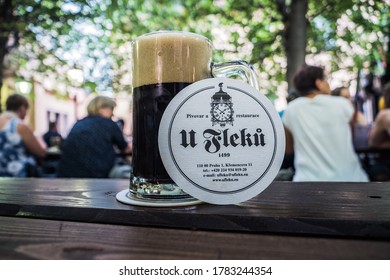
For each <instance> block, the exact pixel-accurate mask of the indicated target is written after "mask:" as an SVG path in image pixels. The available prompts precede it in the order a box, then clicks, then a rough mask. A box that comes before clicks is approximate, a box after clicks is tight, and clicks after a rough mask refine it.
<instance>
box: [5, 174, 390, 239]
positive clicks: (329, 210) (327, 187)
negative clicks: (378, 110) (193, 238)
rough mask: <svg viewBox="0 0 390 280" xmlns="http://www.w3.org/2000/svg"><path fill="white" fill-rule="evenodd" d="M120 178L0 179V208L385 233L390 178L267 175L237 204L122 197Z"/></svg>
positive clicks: (204, 225) (86, 217) (124, 183)
mask: <svg viewBox="0 0 390 280" xmlns="http://www.w3.org/2000/svg"><path fill="white" fill-rule="evenodd" d="M127 187H128V180H109V179H106V180H104V179H101V180H99V179H92V180H90V179H78V180H72V179H7V178H2V179H0V215H2V216H14V217H28V218H44V219H58V220H66V221H82V222H95V223H111V224H118V225H142V226H152V227H155V226H157V227H170V228H186V229H192V228H195V229H204V230H225V231H238V232H261V233H282V234H302V235H318V236H321V235H323V236H346V237H364V238H380V239H390V183H377V182H376V183H327V182H308V183H292V182H274V183H272V184H271V185H270V187H268V188H267V189H266V190H265V191H264V192H263V193H261V194H260V195H258V196H257V197H255V198H254V199H252V200H249V201H247V202H245V203H241V204H238V205H225V206H217V205H210V204H206V203H205V204H201V205H197V206H190V207H171V208H151V207H137V206H131V205H125V204H122V203H120V202H118V201H117V200H116V199H115V195H116V193H118V192H119V191H122V190H124V189H126V188H127Z"/></svg>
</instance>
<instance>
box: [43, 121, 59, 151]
mask: <svg viewBox="0 0 390 280" xmlns="http://www.w3.org/2000/svg"><path fill="white" fill-rule="evenodd" d="M62 140H63V139H62V136H61V134H59V133H58V131H57V123H56V122H50V123H49V130H48V131H47V132H46V133H45V134H44V135H43V141H45V143H46V147H48V148H50V147H60V145H61V142H62Z"/></svg>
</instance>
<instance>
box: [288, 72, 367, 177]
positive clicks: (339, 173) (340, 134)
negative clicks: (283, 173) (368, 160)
mask: <svg viewBox="0 0 390 280" xmlns="http://www.w3.org/2000/svg"><path fill="white" fill-rule="evenodd" d="M294 84H295V88H296V90H297V91H298V92H299V95H300V97H299V98H297V99H295V100H293V101H291V102H290V103H289V104H288V106H287V109H286V110H285V112H284V114H283V124H284V127H285V134H286V154H294V166H295V174H294V177H293V181H362V182H366V181H368V177H367V174H366V173H365V172H364V170H363V169H362V167H361V165H360V161H359V158H358V156H357V155H356V153H355V151H354V147H353V144H352V132H351V127H350V121H351V119H352V117H353V112H354V109H353V106H352V104H351V102H349V101H348V100H346V99H345V98H342V97H336V96H331V90H330V86H329V83H328V81H327V77H326V76H325V73H324V69H323V68H321V67H317V66H310V65H305V66H303V67H302V68H301V69H300V70H299V71H298V72H297V73H296V75H295V77H294Z"/></svg>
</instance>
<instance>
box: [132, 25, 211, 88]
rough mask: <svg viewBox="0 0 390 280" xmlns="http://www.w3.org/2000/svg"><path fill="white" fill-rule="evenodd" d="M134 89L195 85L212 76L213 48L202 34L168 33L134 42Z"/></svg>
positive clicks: (148, 35)
mask: <svg viewBox="0 0 390 280" xmlns="http://www.w3.org/2000/svg"><path fill="white" fill-rule="evenodd" d="M132 51H133V87H139V86H143V85H150V84H157V83H177V82H181V83H183V82H184V83H193V82H196V81H198V80H202V79H205V78H208V77H210V63H211V54H212V45H211V43H210V41H209V40H208V39H207V38H205V37H203V36H200V35H197V34H194V33H189V32H180V31H166V32H165V31H164V32H155V33H149V34H146V35H143V36H140V37H138V38H137V39H136V40H135V41H134V42H133V50H132Z"/></svg>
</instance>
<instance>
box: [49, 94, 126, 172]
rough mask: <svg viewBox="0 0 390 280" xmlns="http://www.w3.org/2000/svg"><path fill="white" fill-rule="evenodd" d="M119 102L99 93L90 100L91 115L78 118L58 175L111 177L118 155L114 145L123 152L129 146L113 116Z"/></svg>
mask: <svg viewBox="0 0 390 280" xmlns="http://www.w3.org/2000/svg"><path fill="white" fill-rule="evenodd" d="M115 106H116V103H115V101H114V100H113V99H111V98H108V97H105V96H97V97H95V98H94V99H92V100H91V102H90V103H89V104H88V107H87V111H88V116H87V117H85V118H83V119H81V120H79V121H77V122H76V124H75V125H74V126H73V128H72V129H71V131H70V133H69V135H68V136H67V138H66V140H65V141H64V144H63V146H62V155H61V160H60V163H59V166H58V174H57V177H73V178H108V175H109V173H110V170H111V169H112V168H113V166H114V164H115V159H116V156H117V155H116V152H115V149H114V146H116V148H117V149H118V150H120V151H122V152H127V151H128V150H130V147H129V145H128V143H127V142H126V140H125V139H124V137H123V133H122V131H121V129H120V128H119V127H118V125H117V124H116V123H115V122H114V121H113V120H112V119H111V118H112V116H113V111H114V108H115Z"/></svg>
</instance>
